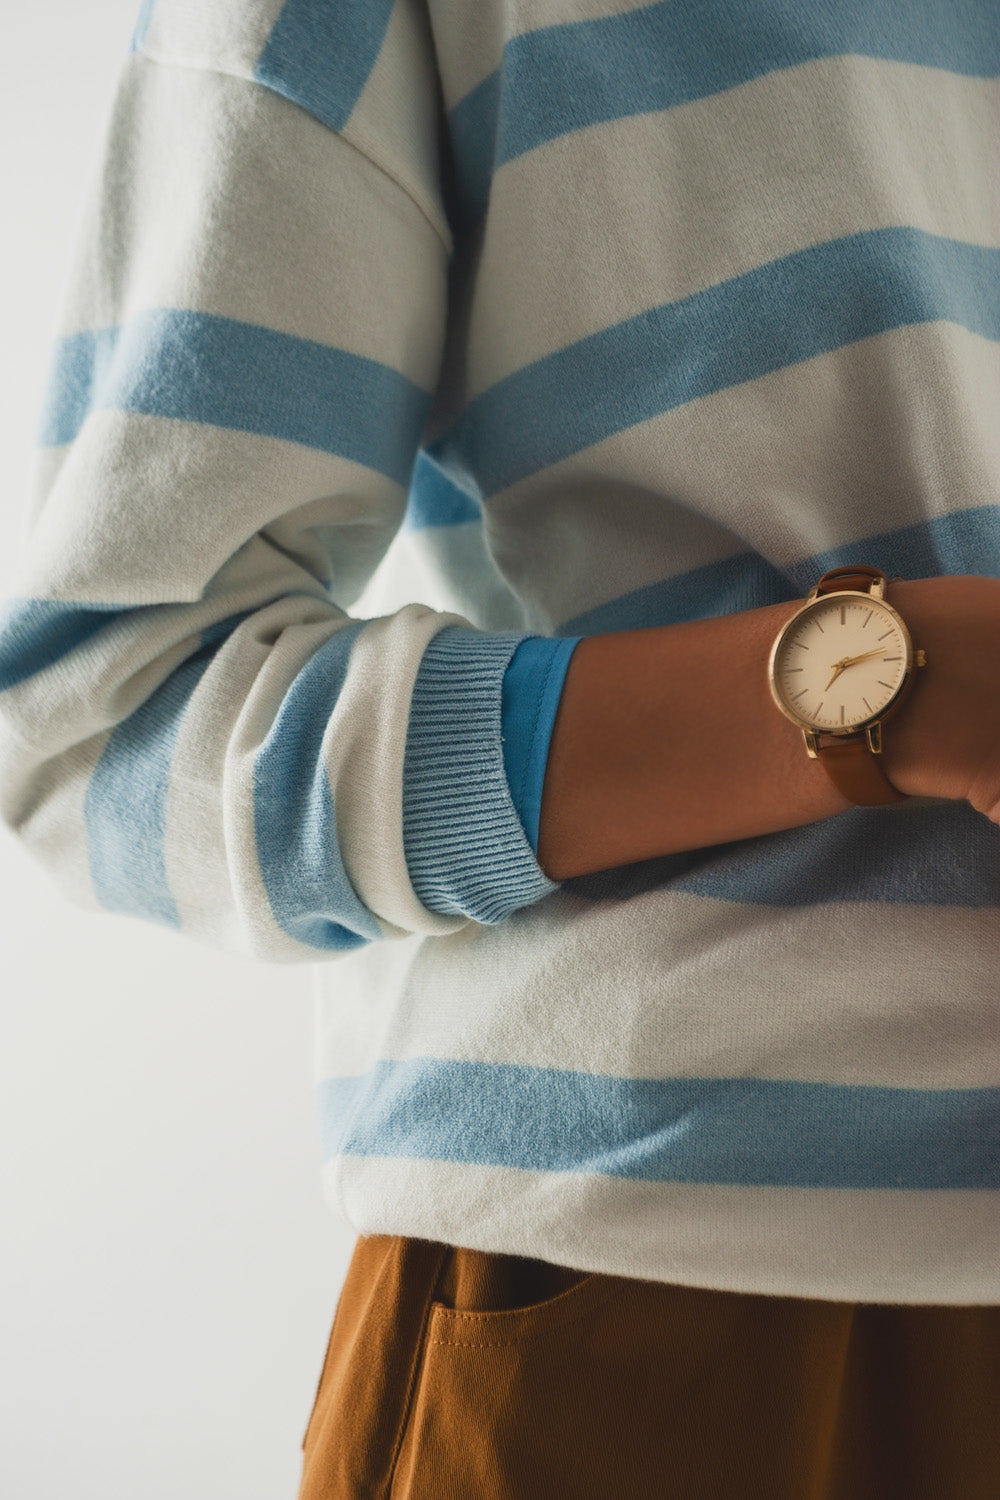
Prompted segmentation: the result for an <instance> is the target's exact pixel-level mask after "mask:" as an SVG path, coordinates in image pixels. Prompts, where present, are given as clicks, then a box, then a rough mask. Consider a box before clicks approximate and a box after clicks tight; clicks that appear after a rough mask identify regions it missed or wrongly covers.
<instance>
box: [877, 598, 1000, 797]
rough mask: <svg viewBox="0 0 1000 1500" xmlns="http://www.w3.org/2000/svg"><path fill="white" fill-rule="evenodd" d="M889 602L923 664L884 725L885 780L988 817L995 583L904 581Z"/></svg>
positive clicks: (997, 722) (997, 712) (996, 710)
mask: <svg viewBox="0 0 1000 1500" xmlns="http://www.w3.org/2000/svg"><path fill="white" fill-rule="evenodd" d="M889 598H890V600H891V601H892V603H893V605H894V607H895V608H896V609H898V610H899V613H900V614H901V615H902V616H903V618H904V619H905V620H906V622H907V625H908V626H909V628H910V631H911V634H912V635H913V638H914V640H915V641H919V642H920V645H921V646H922V647H923V648H924V649H925V650H926V653H927V662H928V665H927V667H926V668H925V669H924V670H923V671H922V672H921V674H920V681H919V684H918V685H917V687H916V689H915V690H914V692H912V693H911V694H910V695H909V697H908V698H907V699H906V700H905V701H904V702H903V703H902V704H901V706H900V707H899V709H898V711H897V712H896V713H895V714H893V716H892V718H891V719H890V720H889V721H888V723H887V725H886V730H885V735H884V742H883V743H884V748H883V757H884V762H885V772H886V775H887V776H888V777H889V779H890V781H891V782H892V783H893V785H894V786H896V787H897V788H898V789H899V790H900V791H901V792H903V793H904V794H905V795H907V796H912V797H932V798H946V799H949V800H954V801H960V800H961V801H968V802H970V803H971V804H972V806H973V807H975V808H977V810H978V811H980V812H983V813H986V814H987V815H989V816H993V815H994V814H995V810H996V804H997V801H998V799H1000V774H998V765H1000V754H998V750H997V747H998V746H1000V672H998V669H997V664H996V658H997V656H998V651H997V647H998V646H1000V580H997V579H992V578H983V577H979V576H954V575H953V576H947V577H941V578H921V579H914V580H906V581H903V582H899V583H895V584H893V585H891V586H890V590H889Z"/></svg>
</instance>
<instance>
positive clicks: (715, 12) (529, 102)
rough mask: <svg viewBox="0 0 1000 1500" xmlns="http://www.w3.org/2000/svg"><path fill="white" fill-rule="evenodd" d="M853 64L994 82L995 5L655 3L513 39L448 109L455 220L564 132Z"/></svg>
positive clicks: (920, 1) (999, 53)
mask: <svg viewBox="0 0 1000 1500" xmlns="http://www.w3.org/2000/svg"><path fill="white" fill-rule="evenodd" d="M852 53H853V54H856V55H859V56H864V57H871V58H878V59H884V60H886V61H890V62H903V63H915V64H917V65H919V66H922V67H929V68H942V69H948V70H950V71H952V72H955V73H961V74H965V75H967V76H970V77H974V78H993V77H995V76H996V75H997V73H998V72H1000V24H998V19H997V10H996V4H995V0H949V3H948V4H947V5H943V4H941V0H906V3H905V4H899V3H893V0H834V3H829V4H824V5H820V4H815V3H814V4H809V5H803V4H802V3H801V0H766V3H759V4H755V5H753V6H746V5H744V6H742V7H738V8H734V6H733V4H732V0H664V3H663V4H660V5H648V6H642V7H637V8H636V9H635V10H632V11H629V12H627V13H626V14H625V15H616V16H606V17H601V18H599V19H597V20H592V21H579V22H572V23H569V24H564V25H557V26H549V27H543V28H541V29H539V30H536V31H531V32H527V33H524V34H522V35H520V36H517V37H514V38H513V39H512V40H511V41H510V42H508V44H507V46H506V48H505V49H504V55H503V62H502V64H501V67H500V68H499V69H498V70H497V71H496V72H494V73H492V74H490V76H489V77H488V78H485V79H484V80H483V81H482V83H480V84H478V85H477V87H476V88H474V89H473V90H471V92H470V93H469V94H467V95H466V96H465V98H464V99H462V100H460V101H459V102H458V104H456V105H455V106H454V108H453V109H452V110H451V112H450V115H449V123H450V127H451V136H452V142H453V148H454V153H455V160H456V165H457V168H458V175H459V181H460V184H461V192H462V200H463V212H464V214H465V216H466V217H467V218H468V219H469V220H474V219H476V218H478V217H479V216H480V215H481V214H482V212H483V210H484V209H485V207H486V203H487V199H488V197H489V191H490V182H491V178H492V176H493V173H494V172H495V171H496V170H497V169H498V168H500V167H501V166H503V165H504V164H505V163H506V162H509V161H512V160H514V159H515V158H516V157H518V156H521V155H523V154H524V153H525V152H527V151H532V150H534V149H535V148H536V147H537V146H541V145H544V144H545V143H546V142H547V141H551V140H555V139H556V138H557V137H559V136H562V135H566V134H567V133H569V132H570V131H574V130H584V129H586V128H588V127H589V126H593V125H597V124H600V123H601V122H603V121H606V120H618V119H623V118H625V117H628V116H632V115H639V114H648V113H651V112H653V111H659V110H667V109H673V108H676V107H677V106H678V105H683V104H689V103H691V102H692V101H693V100H695V99H703V98H707V97H709V96H710V95H713V94H718V93H721V92H723V91H724V90H726V89H732V88H736V87H738V86H739V85H740V84H744V83H748V82H750V81H751V80H752V79H755V78H761V77H764V76H765V75H766V74H768V73H774V72H777V71H779V70H781V69H785V68H793V67H797V66H799V65H801V64H802V63H807V62H812V61H815V60H818V59H821V58H828V57H837V56H841V55H844V54H852Z"/></svg>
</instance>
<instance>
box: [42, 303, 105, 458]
mask: <svg viewBox="0 0 1000 1500" xmlns="http://www.w3.org/2000/svg"><path fill="white" fill-rule="evenodd" d="M118 339H119V330H118V329H117V328H97V329H94V330H92V331H90V332H86V333H71V334H68V335H67V336H66V337H65V338H62V339H60V340H59V342H58V343H57V344H56V347H55V352H54V356H53V359H52V365H51V369H50V371H49V383H48V389H47V390H46V393H45V402H44V407H43V411H42V426H41V431H40V432H39V434H38V441H39V443H40V445H41V446H42V447H43V448H58V447H59V446H60V445H61V444H63V443H70V442H72V441H73V439H74V438H75V437H76V435H77V433H78V432H79V430H80V428H81V427H82V426H83V424H84V422H85V420H86V418H87V414H88V412H90V411H92V410H93V409H94V407H95V406H96V405H97V404H98V399H99V395H98V393H99V392H100V391H101V390H102V389H103V388H104V387H105V386H106V385H107V383H108V378H109V373H110V370H111V363H112V360H113V358H114V354H115V349H116V347H117V345H118Z"/></svg>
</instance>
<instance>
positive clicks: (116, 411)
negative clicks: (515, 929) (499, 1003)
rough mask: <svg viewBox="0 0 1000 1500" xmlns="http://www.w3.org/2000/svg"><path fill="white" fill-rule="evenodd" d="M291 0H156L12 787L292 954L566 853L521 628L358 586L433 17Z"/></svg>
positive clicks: (401, 413) (152, 883)
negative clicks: (524, 688)
mask: <svg viewBox="0 0 1000 1500" xmlns="http://www.w3.org/2000/svg"><path fill="white" fill-rule="evenodd" d="M276 9H277V8H276V7H275V5H274V4H272V3H270V0H253V3H250V4H247V5H245V6H243V7H241V8H240V9H239V11H238V13H237V11H236V10H235V9H234V7H233V6H232V5H231V4H228V3H223V0H206V4H205V5H204V6H203V7H191V6H189V5H187V4H184V3H181V0H160V3H159V4H158V5H157V6H156V7H155V8H153V10H152V11H151V12H150V11H149V8H148V7H147V8H146V10H145V11H144V19H143V21H142V22H141V23H140V28H139V31H138V32H137V40H136V45H135V48H134V51H133V53H132V55H131V56H130V58H129V60H128V63H127V65H126V67H125V69H124V72H123V77H122V81H121V87H120V90H119V94H118V99H117V103H116V107H115V111H114V114H113V118H112V122H111V126H110V134H109V140H108V144H107V149H106V152H105V156H104V162H103V170H102V174H101V181H100V185H99V191H98V192H97V193H96V195H95V200H94V203H93V207H92V211H91V214H90V217H89V221H88V223H87V225H86V227H85V231H84V235H83V244H82V248H81V251H80V254H79V257H78V263H77V271H76V275H75V280H74V286H73V290H72V294H71V299H70V304H69V311H68V315H67V323H66V327H65V331H64V334H63V336H62V338H61V340H60V342H59V347H58V350H57V355H56V359H55V364H54V373H53V379H52V387H51V394H50V399H49V401H48V408H47V412H46V417H45V424H44V433H43V454H42V459H41V463H40V468H39V473H40V481H41V482H40V500H39V504H38V507H37V511H36V515H35V517H34V525H33V529H32V535H31V539H30V544H29V547H28V549H27V556H26V560H25V568H24V575H23V583H22V587H21V590H20V594H19V597H18V598H16V599H15V600H13V601H12V602H11V603H10V604H9V605H8V606H7V607H6V609H5V612H4V616H3V619H2V622H0V625H2V630H0V708H2V710H3V741H2V746H0V754H2V759H0V795H2V810H3V814H4V817H5V818H6V820H7V821H8V823H10V824H11V825H12V826H13V827H14V828H15V829H16V830H17V831H18V832H19V834H20V835H21V836H22V837H23V838H24V840H25V841H26V842H27V843H28V845H29V846H30V847H31V848H32V849H33V850H34V852H35V853H36V854H37V855H38V856H39V857H40V858H42V859H43V860H44V861H45V862H46V863H47V864H48V865H49V866H50V867H51V869H52V870H53V872H54V874H55V875H56V877H57V879H58V880H59V881H60V883H61V884H62V885H63V887H64V888H65V889H66V890H67V892H68V893H69V894H70V895H71V896H73V897H75V898H76V899H77V900H79V901H81V902H83V903H85V904H92V905H93V904H96V905H99V906H102V907H105V908H108V909H111V910H116V911H121V912H126V913H131V914H133V915H137V916H141V917H146V918H151V919H154V920H158V921H161V922H166V923H169V924H171V925H173V926H175V927H178V928H181V929H183V930H185V931H188V932H191V933H192V934H194V935H196V936H199V937H202V938H204V939H206V940H208V941H211V942H214V943H219V944H222V945H224V946H227V947H231V948H235V949H236V950H238V951H243V952H248V953H252V954H257V955H261V956H264V957H268V958H274V959H291V960H294V959H301V958H304V959H310V958H315V957H318V956H322V955H323V954H327V955H329V954H333V953H336V952H339V951H343V950H345V949H349V948H353V947H356V946H357V945H359V944H362V943H365V942H368V941H371V940H373V939H377V938H380V937H389V936H398V935H405V934H407V933H413V932H420V933H427V934H442V933H447V932H451V931H454V930H455V929H456V928H458V927H461V926H462V925H463V924H464V923H465V922H467V921H468V920H470V919H476V920H480V921H493V920H499V919H501V918H502V917H504V916H506V915H507V914H508V913H509V912H511V911H513V910H515V909H516V908H517V907H518V906H522V905H525V904H527V903H529V902H531V901H534V900H537V899H538V898H539V897H540V896H542V895H544V894H546V893H547V892H548V891H550V890H552V889H553V886H552V884H551V882H549V881H548V880H547V879H546V878H545V876H544V875H543V874H542V872H541V870H540V869H539V867H538V864H537V862H536V859H535V856H534V851H533V848H532V845H531V842H530V840H529V839H528V838H527V837H526V835H525V832H524V828H523V825H522V823H521V820H520V818H519V816H518V813H517V810H516V809H515V807H514V805H513V803H512V801H511V798H510V795H509V791H508V786H507V781H506V777H505V774H504V760H503V747H502V737H501V732H500V722H501V691H502V684H503V679H504V675H505V672H506V669H507V665H508V663H509V661H510V660H511V657H512V656H513V654H514V652H515V650H516V649H517V646H518V644H519V641H520V640H521V639H522V638H521V637H520V636H517V635H511V636H507V635H501V636H494V635H489V634H487V633H483V632H480V631H475V630H473V629H472V628H471V627H469V626H468V625H467V622H465V621H463V620H461V619H460V618H459V617H457V616H455V615H449V614H444V613H440V612H436V611H434V610H432V609H430V608H428V607H425V606H423V605H418V604H413V605H409V606H407V607H405V608H403V609H401V610H399V611H398V612H397V613H395V614H391V615H388V616H386V617H383V618H379V619H374V620H362V619H356V618H352V617H351V615H350V614H349V613H348V610H349V608H350V605H351V603H352V601H353V600H354V599H355V598H357V597H358V595H359V594H360V592H361V590H362V588H363V587H364V584H365V582H366V581H367V579H368V578H369V577H370V575H371V573H372V572H373V571H374V569H375V567H376V566H377V564H378V562H379V560H380V559H381V557H382V556H383V554H384V552H385V551H386V549H387V547H388V545H389V543H390V541H391V539H392V537H393V535H394V534H395V532H396V531H397V529H398V527H399V525H400V523H401V520H402V517H403V513H404V510H405V506H406V497H407V489H408V484H409V479H410V474H411V471H412V467H413V464H414V460H415V457H416V454H417V452H418V450H419V447H420V443H421V437H422V433H423V430H424V425H425V422H426V418H427V415H428V411H429V408H430V404H431V397H432V394H433V391H434V389H435V384H436V380H437V376H438V371H439V364H440V359H441V350H442V342H443V333H444V325H445V319H446V286H447V272H448V263H449V255H450V234H449V227H448V222H447V218H446V216H445V214H444V211H443V209H442V206H441V198H440V192H439V188H438V183H437V175H436V142H437V120H436V110H437V95H436V90H435V79H434V71H433V60H432V57H431V53H430V47H429V43H428V41H427V39H426V37H425V35H424V32H423V31H422V30H421V28H420V26H419V24H418V22H417V19H415V17H416V7H413V6H411V5H409V4H408V3H407V0H396V4H395V5H388V4H385V3H379V4H373V5H372V6H371V7H369V8H367V10H366V12H365V18H364V24H363V25H362V24H361V22H355V21H351V20H349V19H345V20H344V22H343V23H342V29H343V32H344V34H343V35H338V36H337V37H336V38H333V39H331V37H330V36H329V35H327V34H326V32H323V34H322V35H321V34H320V33H319V32H318V31H317V25H318V23H317V21H316V17H317V16H318V15H319V14H321V13H320V12H319V11H317V9H316V7H315V6H310V5H305V4H296V3H288V4H286V5H285V6H284V7H281V8H280V9H279V10H278V15H277V20H275V12H276ZM337 11H338V8H337V7H331V8H330V11H329V16H330V17H336V15H337ZM322 14H323V15H324V18H325V19H324V25H326V24H327V19H326V12H323V13H322ZM343 14H344V16H345V18H346V17H349V16H350V15H360V11H359V10H354V11H348V10H345V11H344V13H343ZM150 17H151V18H150ZM237 18H238V24H237ZM334 24H335V22H334V20H332V19H331V20H329V25H331V26H333V25H334ZM336 24H338V25H339V24H341V23H340V22H336ZM355 32H356V33H357V34H356V35H355V34H354V33H355ZM331 40H332V41H335V42H336V45H335V46H334V45H332V44H331ZM442 632H446V633H445V634H444V635H442ZM439 642H440V644H439ZM430 648H433V650H431V649H430ZM425 663H426V664H425ZM422 667H423V671H422V670H421V669H422ZM418 676H419V678H420V684H421V686H420V691H419V693H418V699H417V702H418V703H419V706H420V711H419V714H417V710H416V707H415V716H416V718H417V719H418V722H415V723H414V725H413V726H412V728H411V703H414V684H415V682H416V681H417V679H418ZM429 724H433V729H432V732H430V733H426V732H425V731H426V730H427V727H428V725H429ZM442 757H444V759H445V760H447V761H448V763H449V765H454V764H461V765H462V766H463V768H464V769H463V775H462V776H461V777H459V778H453V777H452V778H450V779H451V781H452V782H454V783H455V790H454V793H453V795H451V796H449V794H448V791H447V787H445V790H444V792H442V777H441V776H440V774H439V768H440V765H441V764H442ZM404 762H405V763H406V766H407V768H408V771H407V778H406V791H405V797H406V801H407V803H408V804H410V805H409V806H408V807H404ZM448 780H449V777H448V776H447V775H446V776H445V777H444V781H445V782H448ZM429 788H430V789H431V790H430V792H429V791H428V789H429ZM428 796H430V799H431V800H430V801H428ZM432 805H433V816H428V815H427V813H428V809H429V808H431V807H432ZM473 814H475V816H474V817H473ZM470 817H471V818H472V822H470V821H469V819H470ZM404 824H405V828H406V838H405V840H404ZM456 836H457V839H458V842H459V843H460V844H464V848H465V856H463V858H462V859H459V861H458V866H456V859H455V844H456ZM466 856H468V857H466ZM463 859H464V860H465V863H464V864H463ZM456 868H457V869H458V873H457V877H456ZM491 871H492V872H493V874H491ZM414 872H418V873H417V878H415V875H414ZM442 890H446V891H447V896H446V897H440V898H438V899H435V895H434V893H435V892H436V891H442Z"/></svg>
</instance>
